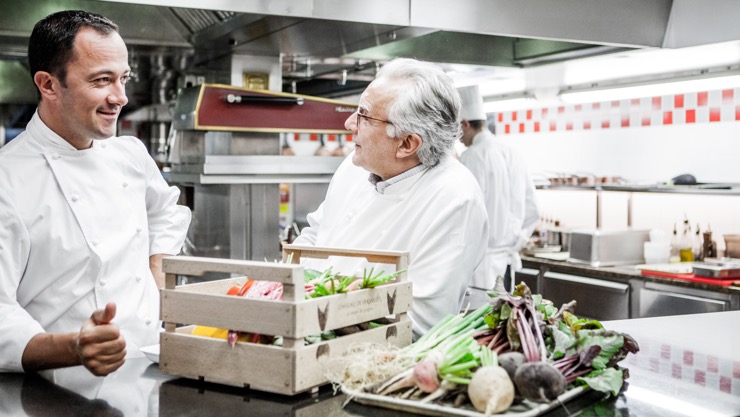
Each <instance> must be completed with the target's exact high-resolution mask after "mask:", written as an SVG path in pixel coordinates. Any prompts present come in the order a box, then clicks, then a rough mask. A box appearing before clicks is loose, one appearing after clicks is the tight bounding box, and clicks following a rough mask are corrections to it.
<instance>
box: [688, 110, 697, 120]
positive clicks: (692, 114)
mask: <svg viewBox="0 0 740 417" xmlns="http://www.w3.org/2000/svg"><path fill="white" fill-rule="evenodd" d="M686 123H696V110H694V109H691V110H686Z"/></svg>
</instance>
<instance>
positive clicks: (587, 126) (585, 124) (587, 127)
mask: <svg viewBox="0 0 740 417" xmlns="http://www.w3.org/2000/svg"><path fill="white" fill-rule="evenodd" d="M583 130H591V122H583Z"/></svg>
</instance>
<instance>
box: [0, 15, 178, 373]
mask: <svg viewBox="0 0 740 417" xmlns="http://www.w3.org/2000/svg"><path fill="white" fill-rule="evenodd" d="M28 59H29V66H30V70H31V75H32V79H33V81H34V83H35V84H36V87H37V89H38V92H39V97H40V100H39V104H38V108H37V110H36V113H35V114H34V116H33V118H32V119H31V121H30V122H29V123H28V126H27V127H26V130H25V131H24V132H23V133H22V134H21V135H19V136H18V137H17V138H16V139H14V140H13V141H12V142H11V143H9V144H8V145H6V146H4V147H3V148H2V149H0V318H2V319H0V372H23V371H26V372H32V371H40V370H45V369H55V368H63V367H69V366H75V365H84V366H85V367H86V368H87V369H88V370H89V371H90V372H91V373H93V374H94V375H107V374H109V373H111V372H113V371H115V370H116V369H118V368H119V367H120V366H121V365H122V364H123V362H124V358H125V357H127V356H129V357H135V356H143V355H142V354H141V353H140V352H139V347H141V346H146V345H151V344H156V343H158V342H159V329H160V327H161V326H160V324H159V291H158V286H159V287H161V286H163V282H164V275H163V273H162V269H161V259H162V257H163V256H164V255H165V254H170V255H172V254H177V253H179V251H180V248H181V246H182V244H183V242H184V240H185V234H186V231H187V228H188V225H189V224H190V210H189V209H188V208H187V207H184V206H179V205H177V200H178V197H179V190H178V189H177V188H175V187H169V186H168V185H167V183H166V182H165V180H164V179H163V178H162V175H161V173H160V172H159V170H158V169H157V165H156V164H155V163H154V160H153V159H152V158H151V157H150V156H149V152H148V151H147V149H146V147H145V146H144V145H143V143H142V142H141V141H140V140H139V139H137V138H134V137H130V136H121V137H115V136H114V135H115V133H116V122H117V120H118V116H119V114H120V112H121V108H122V107H123V106H125V105H126V103H127V102H128V99H127V97H126V91H125V84H126V81H127V80H128V78H129V76H130V73H131V68H130V67H129V64H128V50H127V48H126V45H125V44H124V42H123V39H122V38H121V36H120V35H119V34H118V27H117V26H116V24H115V23H113V22H111V21H110V20H108V19H106V18H105V17H103V16H100V15H96V14H93V13H88V12H84V11H62V12H58V13H54V14H52V15H49V16H47V17H45V18H44V19H42V20H41V21H39V22H38V23H37V24H36V26H35V27H34V29H33V32H32V33H31V37H30V40H29V47H28Z"/></svg>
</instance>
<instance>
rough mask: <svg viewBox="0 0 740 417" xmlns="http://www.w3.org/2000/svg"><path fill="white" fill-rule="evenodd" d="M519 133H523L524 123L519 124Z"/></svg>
mask: <svg viewBox="0 0 740 417" xmlns="http://www.w3.org/2000/svg"><path fill="white" fill-rule="evenodd" d="M519 133H524V123H519Z"/></svg>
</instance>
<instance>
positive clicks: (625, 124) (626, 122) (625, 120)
mask: <svg viewBox="0 0 740 417" xmlns="http://www.w3.org/2000/svg"><path fill="white" fill-rule="evenodd" d="M622 127H630V117H629V115H627V116H622Z"/></svg>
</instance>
